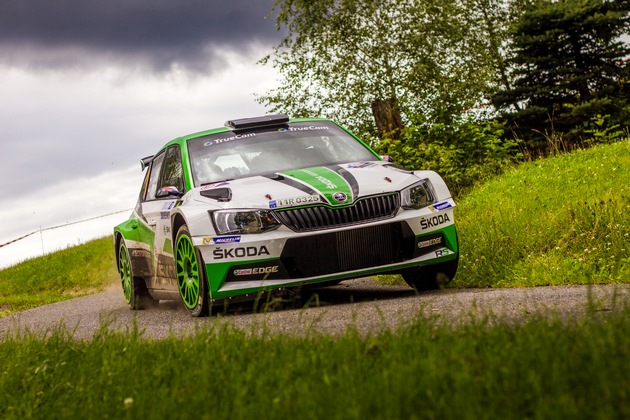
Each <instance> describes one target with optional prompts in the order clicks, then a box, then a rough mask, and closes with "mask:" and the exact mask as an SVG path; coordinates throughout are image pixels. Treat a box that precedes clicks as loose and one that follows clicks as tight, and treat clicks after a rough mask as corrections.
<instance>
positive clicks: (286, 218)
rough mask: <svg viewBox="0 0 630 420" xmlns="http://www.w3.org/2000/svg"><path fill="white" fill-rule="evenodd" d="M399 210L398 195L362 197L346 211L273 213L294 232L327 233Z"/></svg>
mask: <svg viewBox="0 0 630 420" xmlns="http://www.w3.org/2000/svg"><path fill="white" fill-rule="evenodd" d="M399 207H400V199H399V196H398V193H394V194H388V195H379V196H374V197H366V198H362V199H360V200H358V201H357V202H356V203H354V204H353V205H351V206H349V207H343V208H338V209H337V208H332V207H330V206H327V205H318V206H313V207H300V208H295V209H287V210H275V211H274V214H275V215H276V217H277V218H278V220H279V221H280V222H281V223H282V224H283V225H285V226H286V227H288V228H289V229H291V230H293V231H295V232H308V231H312V230H320V229H331V228H338V227H342V226H349V225H356V224H359V223H367V222H373V221H377V220H383V219H388V218H390V217H394V216H395V215H396V212H397V211H398V208H399Z"/></svg>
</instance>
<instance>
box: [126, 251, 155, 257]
mask: <svg viewBox="0 0 630 420" xmlns="http://www.w3.org/2000/svg"><path fill="white" fill-rule="evenodd" d="M131 256H132V257H138V258H151V253H150V252H149V251H147V250H144V249H134V250H132V251H131Z"/></svg>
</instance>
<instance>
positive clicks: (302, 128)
mask: <svg viewBox="0 0 630 420" xmlns="http://www.w3.org/2000/svg"><path fill="white" fill-rule="evenodd" d="M313 130H330V127H326V126H316V125H309V126H308V127H282V128H279V129H278V131H279V132H281V133H286V132H291V131H313Z"/></svg>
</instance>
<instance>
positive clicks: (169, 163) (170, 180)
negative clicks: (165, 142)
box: [158, 146, 184, 192]
mask: <svg viewBox="0 0 630 420" xmlns="http://www.w3.org/2000/svg"><path fill="white" fill-rule="evenodd" d="M163 187H176V188H177V189H178V190H179V191H181V192H184V176H183V172H182V156H181V153H180V150H179V146H171V147H169V148H168V149H167V150H166V159H165V160H164V171H163V172H162V182H160V186H159V187H158V188H163Z"/></svg>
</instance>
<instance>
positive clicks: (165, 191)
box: [155, 187, 184, 198]
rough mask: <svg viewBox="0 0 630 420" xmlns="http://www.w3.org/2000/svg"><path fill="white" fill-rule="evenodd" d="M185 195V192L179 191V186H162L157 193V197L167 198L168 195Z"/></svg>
mask: <svg viewBox="0 0 630 420" xmlns="http://www.w3.org/2000/svg"><path fill="white" fill-rule="evenodd" d="M182 195H184V193H183V192H181V191H179V190H178V189H177V187H162V188H160V189H159V190H158V191H157V194H155V198H166V197H177V198H179V197H181V196H182Z"/></svg>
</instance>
